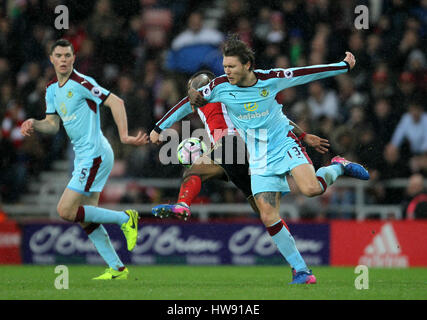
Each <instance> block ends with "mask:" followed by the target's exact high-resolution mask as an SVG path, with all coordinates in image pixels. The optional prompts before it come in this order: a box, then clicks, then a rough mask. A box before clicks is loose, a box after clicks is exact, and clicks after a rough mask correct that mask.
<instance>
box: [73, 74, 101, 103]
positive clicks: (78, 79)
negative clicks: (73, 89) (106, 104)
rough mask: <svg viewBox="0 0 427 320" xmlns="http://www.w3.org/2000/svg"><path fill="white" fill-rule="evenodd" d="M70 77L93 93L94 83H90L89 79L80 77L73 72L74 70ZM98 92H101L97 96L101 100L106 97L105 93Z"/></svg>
mask: <svg viewBox="0 0 427 320" xmlns="http://www.w3.org/2000/svg"><path fill="white" fill-rule="evenodd" d="M70 79H71V80H74V81H75V82H78V83H80V84H81V85H82V86H83V87H85V88H86V89H88V90H89V91H90V92H91V93H92V94H93V95H94V93H93V91H92V89H93V88H94V85H93V84H92V83H90V82H89V81H87V80H86V79H85V78H82V77H80V76H79V75H78V74H77V73H75V72H74V70H73V72H72V73H71V75H70ZM99 90H100V89H99ZM100 93H101V94H100V96H99V98H100V99H101V100H102V101H104V100H105V98H107V96H106V95H105V94H103V93H102V92H101V91H100Z"/></svg>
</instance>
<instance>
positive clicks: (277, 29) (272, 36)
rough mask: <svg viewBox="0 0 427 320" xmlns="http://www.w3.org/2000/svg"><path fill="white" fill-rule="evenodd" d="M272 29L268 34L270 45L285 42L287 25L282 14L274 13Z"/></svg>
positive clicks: (271, 17) (271, 19)
mask: <svg viewBox="0 0 427 320" xmlns="http://www.w3.org/2000/svg"><path fill="white" fill-rule="evenodd" d="M270 23H271V29H270V31H269V33H268V34H267V41H268V42H270V43H275V44H281V43H282V42H283V41H285V38H286V36H287V34H286V23H285V21H284V20H283V15H282V13H281V12H278V11H276V12H273V13H272V14H271V16H270Z"/></svg>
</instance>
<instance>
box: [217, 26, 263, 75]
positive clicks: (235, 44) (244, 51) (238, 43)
mask: <svg viewBox="0 0 427 320" xmlns="http://www.w3.org/2000/svg"><path fill="white" fill-rule="evenodd" d="M222 54H223V56H225V57H230V56H236V57H238V58H239V61H240V62H241V63H242V64H246V63H248V62H250V64H251V65H250V67H249V70H253V69H254V65H255V54H254V52H253V51H252V49H251V48H249V46H248V45H247V44H246V43H245V42H243V41H242V40H240V39H239V36H238V35H236V34H231V35H229V36H228V38H227V40H226V41H225V43H224V46H223V48H222Z"/></svg>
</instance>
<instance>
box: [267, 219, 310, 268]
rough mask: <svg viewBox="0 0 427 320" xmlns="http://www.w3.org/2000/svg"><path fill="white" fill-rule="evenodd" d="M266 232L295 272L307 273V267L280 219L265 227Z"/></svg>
mask: <svg viewBox="0 0 427 320" xmlns="http://www.w3.org/2000/svg"><path fill="white" fill-rule="evenodd" d="M267 231H268V233H269V234H270V236H271V238H272V239H273V241H274V243H275V244H276V246H277V248H278V249H279V251H280V253H281V254H282V256H283V257H285V259H286V261H287V262H288V263H289V264H290V265H291V266H292V267H293V268H294V269H295V271H296V272H300V271H308V268H307V265H306V264H305V262H304V259H303V258H302V256H301V254H300V253H299V251H298V249H297V247H296V245H295V240H294V237H292V235H291V234H290V233H289V229H288V227H287V225H286V223H285V222H284V221H283V220H282V219H280V220H279V221H277V222H276V223H274V224H273V225H271V226H269V227H267Z"/></svg>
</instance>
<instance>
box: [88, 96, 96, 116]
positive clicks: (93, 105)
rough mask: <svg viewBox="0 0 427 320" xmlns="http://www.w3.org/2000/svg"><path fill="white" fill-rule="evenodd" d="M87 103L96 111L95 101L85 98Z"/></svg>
mask: <svg viewBox="0 0 427 320" xmlns="http://www.w3.org/2000/svg"><path fill="white" fill-rule="evenodd" d="M86 102H87V105H88V106H89V108H90V110H92V111H93V112H95V113H96V102H95V101H92V100H90V99H86Z"/></svg>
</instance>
